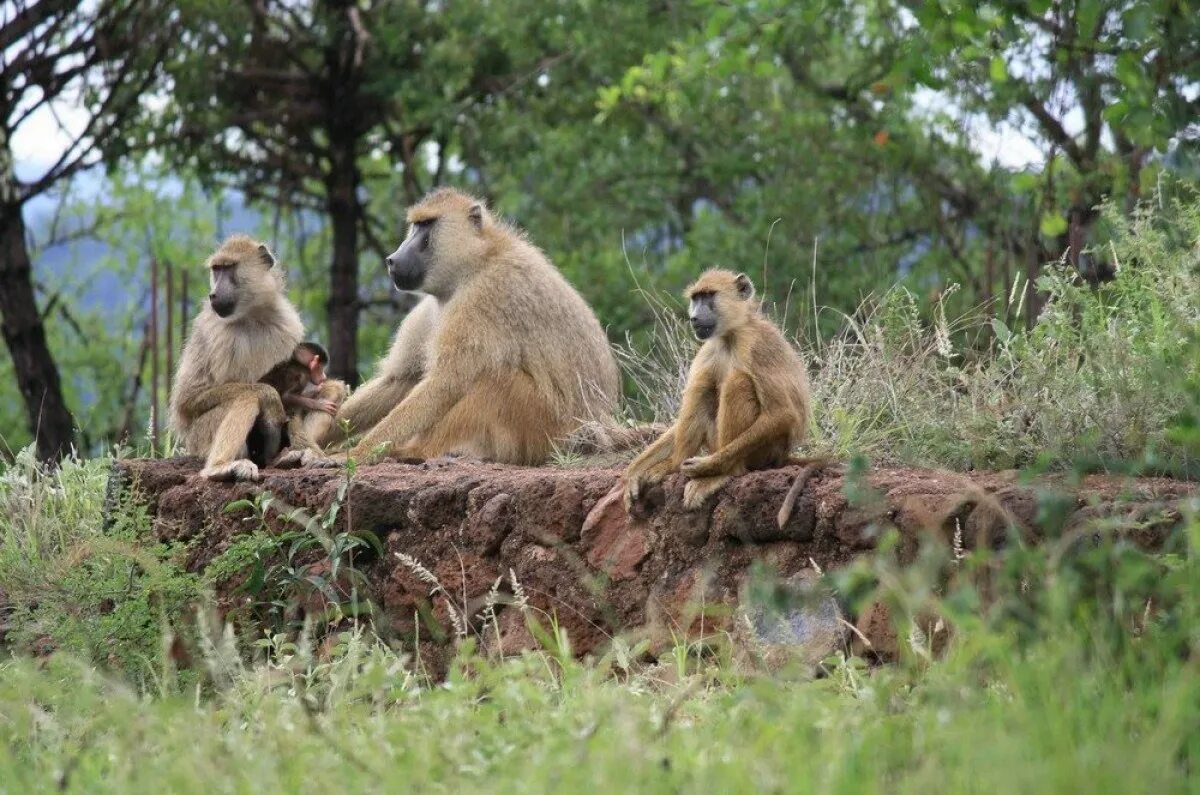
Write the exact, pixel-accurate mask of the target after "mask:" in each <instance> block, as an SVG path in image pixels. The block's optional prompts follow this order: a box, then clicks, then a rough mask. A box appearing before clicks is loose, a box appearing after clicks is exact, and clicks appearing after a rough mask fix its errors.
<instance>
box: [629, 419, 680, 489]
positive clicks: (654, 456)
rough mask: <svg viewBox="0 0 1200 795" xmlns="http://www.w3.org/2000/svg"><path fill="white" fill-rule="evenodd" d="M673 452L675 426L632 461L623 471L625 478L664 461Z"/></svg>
mask: <svg viewBox="0 0 1200 795" xmlns="http://www.w3.org/2000/svg"><path fill="white" fill-rule="evenodd" d="M674 452H675V426H674V425H672V426H671V427H670V428H667V430H666V431H664V432H663V434H662V436H659V437H658V438H657V439H655V440H654V442H652V443H651V444H650V446H649V447H647V448H646V449H645V450H643V451H642V453H641V455H639V456H638V457H637V458H635V459H633V463H631V464H630V465H629V466H628V467H627V468H626V470H625V474H626V477H628V476H629V475H631V474H637V473H640V472H644V471H645V470H647V469H649V468H651V467H653V466H655V465H656V464H660V463H662V462H663V461H666V460H667V459H668V458H670V457H671V454H672V453H674Z"/></svg>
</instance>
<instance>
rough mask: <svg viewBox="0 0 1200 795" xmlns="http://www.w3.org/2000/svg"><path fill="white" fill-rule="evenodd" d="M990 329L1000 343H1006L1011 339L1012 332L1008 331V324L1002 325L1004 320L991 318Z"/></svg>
mask: <svg viewBox="0 0 1200 795" xmlns="http://www.w3.org/2000/svg"><path fill="white" fill-rule="evenodd" d="M992 331H993V332H994V333H995V335H996V339H997V340H998V341H999V342H1000V344H1001V345H1007V344H1008V341H1009V340H1011V339H1012V335H1013V333H1012V332H1011V331H1009V329H1008V326H1006V325H1004V321H1003V320H1001V319H1000V318H997V317H994V318H992Z"/></svg>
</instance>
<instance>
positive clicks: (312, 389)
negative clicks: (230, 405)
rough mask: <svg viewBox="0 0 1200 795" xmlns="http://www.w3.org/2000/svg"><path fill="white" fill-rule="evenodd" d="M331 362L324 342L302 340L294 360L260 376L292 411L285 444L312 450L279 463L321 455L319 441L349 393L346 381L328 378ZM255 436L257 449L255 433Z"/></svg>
mask: <svg viewBox="0 0 1200 795" xmlns="http://www.w3.org/2000/svg"><path fill="white" fill-rule="evenodd" d="M328 361H329V354H328V353H327V352H326V350H325V347H324V346H323V345H321V344H319V343H316V342H307V341H306V342H302V343H300V344H299V345H297V346H296V350H295V351H293V352H292V357H291V358H290V359H288V360H286V361H283V362H280V363H279V364H277V365H275V366H274V367H272V368H271V370H270V372H268V373H267V374H266V375H264V376H263V377H262V378H261V379H259V380H260V381H261V382H262V383H264V384H269V385H271V386H272V387H274V388H275V390H276V391H277V392H278V393H279V397H280V399H281V400H282V401H283V407H284V410H285V411H287V413H288V422H287V436H286V438H285V439H284V440H283V446H285V447H288V446H291V447H293V448H295V449H296V450H306V451H308V454H307V455H305V454H303V453H297V454H289V455H287V456H285V457H283V458H281V459H280V460H279V461H278V462H277V465H278V466H288V465H295V464H301V463H307V462H310V461H312V460H313V459H314V458H317V457H319V456H318V454H319V453H320V448H319V447H317V444H316V440H317V439H318V438H320V437H322V436H324V435H326V434H327V433H328V431H329V429H330V427H331V426H332V425H333V418H334V417H335V416H336V415H337V411H338V406H339V405H341V403H342V401H343V400H345V398H346V392H347V389H346V385H345V384H344V383H343V382H341V381H337V380H334V379H329V378H326V377H325V364H326V363H328ZM251 439H252V442H251V450H253V449H254V445H253V435H252V436H251ZM251 457H252V458H253V456H251Z"/></svg>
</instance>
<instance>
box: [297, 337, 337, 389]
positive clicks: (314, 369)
mask: <svg viewBox="0 0 1200 795" xmlns="http://www.w3.org/2000/svg"><path fill="white" fill-rule="evenodd" d="M292 358H293V359H294V360H295V361H296V363H297V364H299V365H301V366H303V367H304V368H305V369H306V370H307V371H308V380H309V382H310V383H311V384H312V385H313V386H320V385H321V384H323V383H325V363H326V362H328V361H329V354H328V353H326V352H325V347H324V346H323V345H320V344H318V343H316V342H302V343H300V344H299V345H297V346H296V352H295V353H294V354H292Z"/></svg>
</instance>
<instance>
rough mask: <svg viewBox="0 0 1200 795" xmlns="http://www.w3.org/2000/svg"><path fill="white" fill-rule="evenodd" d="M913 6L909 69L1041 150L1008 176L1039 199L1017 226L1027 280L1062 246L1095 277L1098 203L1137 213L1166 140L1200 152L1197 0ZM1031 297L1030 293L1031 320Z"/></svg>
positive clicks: (1098, 270)
mask: <svg viewBox="0 0 1200 795" xmlns="http://www.w3.org/2000/svg"><path fill="white" fill-rule="evenodd" d="M911 6H912V10H913V13H914V15H915V17H914V18H915V20H916V22H917V23H918V24H919V26H920V28H919V30H914V38H915V39H916V41H918V42H919V48H918V49H916V50H914V52H913V53H912V55H911V56H910V60H911V61H912V62H914V63H915V62H916V61H917V60H921V61H923V62H924V64H925V66H924V67H923V68H921V69H919V70H917V72H916V77H917V80H918V81H919V82H920V83H922V84H923V85H925V86H928V87H930V88H934V89H937V90H939V91H944V92H946V94H947V95H948V96H949V97H951V99H952V101H953V102H954V103H956V104H957V105H958V106H959V107H960V108H961V109H962V111H963V113H964V114H972V113H974V114H981V115H982V116H983V117H985V118H986V119H987V120H988V121H989V122H990V123H991V124H993V125H995V124H999V123H1005V124H1007V125H1009V126H1010V128H1013V129H1019V130H1022V131H1024V132H1025V133H1026V134H1027V135H1029V136H1030V138H1031V139H1032V140H1033V141H1034V142H1035V143H1036V144H1037V145H1038V147H1039V148H1040V150H1041V153H1042V156H1043V162H1044V166H1043V167H1042V169H1041V172H1040V173H1025V174H1018V175H1016V178H1015V179H1014V180H1013V183H1012V187H1013V189H1014V192H1015V193H1017V194H1018V195H1019V194H1024V195H1026V196H1027V197H1028V204H1030V205H1032V206H1033V208H1034V212H1033V213H1031V216H1032V223H1033V224H1034V228H1033V229H1031V230H1028V231H1026V232H1024V233H1023V235H1022V236H1023V237H1024V238H1025V239H1026V240H1027V241H1031V242H1030V243H1029V244H1028V245H1027V248H1029V249H1031V250H1032V253H1031V255H1030V256H1029V260H1028V261H1029V269H1028V273H1029V276H1030V279H1029V281H1030V282H1034V281H1036V278H1037V273H1038V270H1039V268H1040V265H1041V264H1042V263H1043V262H1046V261H1051V260H1057V259H1059V258H1065V259H1066V260H1067V261H1068V262H1069V263H1070V264H1071V265H1073V266H1075V267H1076V268H1077V269H1078V270H1079V272H1080V273H1081V274H1082V275H1083V276H1084V277H1085V278H1087V279H1089V280H1091V281H1097V280H1100V279H1104V278H1107V277H1109V276H1111V274H1112V272H1113V271H1112V263H1106V262H1105V261H1104V260H1105V259H1106V256H1105V255H1100V256H1096V257H1089V256H1087V255H1086V247H1087V245H1088V242H1089V239H1090V230H1091V229H1092V227H1093V225H1094V224H1095V223H1096V221H1097V220H1098V219H1099V217H1100V212H1099V205H1100V204H1101V202H1102V201H1103V200H1104V199H1105V198H1111V199H1114V200H1116V201H1118V202H1119V203H1120V204H1122V205H1123V206H1124V208H1125V210H1126V212H1129V211H1131V210H1132V209H1133V208H1134V206H1135V205H1136V203H1137V200H1138V199H1139V197H1141V196H1142V194H1143V190H1144V184H1145V183H1146V182H1147V181H1149V184H1151V185H1152V184H1154V181H1155V180H1156V179H1157V174H1158V172H1159V170H1160V169H1161V167H1162V164H1163V163H1164V162H1165V160H1164V158H1165V156H1166V155H1167V154H1168V152H1169V151H1170V150H1171V148H1172V146H1175V147H1177V148H1179V149H1180V150H1182V149H1186V148H1189V147H1190V148H1191V149H1192V150H1193V151H1194V150H1195V148H1196V143H1197V141H1198V140H1200V134H1198V131H1197V128H1196V126H1195V120H1196V119H1197V118H1200V95H1197V92H1196V91H1195V87H1196V84H1197V82H1198V81H1200V37H1197V36H1196V23H1195V18H1194V10H1192V9H1190V8H1189V7H1188V4H1187V3H1183V2H1180V1H1179V0H1141V1H1139V2H1114V1H1113V0H1056V1H1055V2H1051V0H1031V1H1030V2H1008V1H1007V0H1006V1H1003V2H988V3H965V2H941V3H913V4H911ZM1151 165H1153V166H1154V168H1152V169H1150V170H1149V173H1148V172H1147V167H1148V166H1151ZM1037 308H1038V303H1037V301H1036V300H1030V302H1029V309H1030V315H1029V319H1030V320H1032V319H1033V317H1034V316H1035V315H1036V311H1037Z"/></svg>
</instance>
